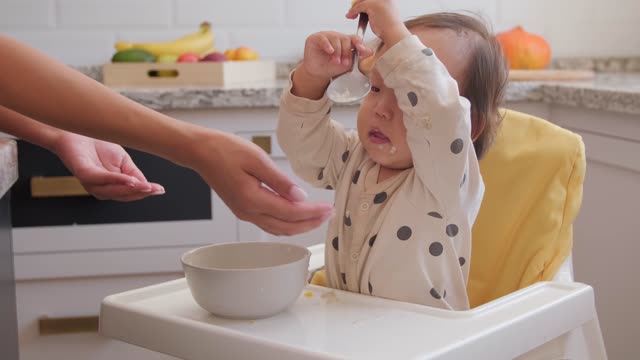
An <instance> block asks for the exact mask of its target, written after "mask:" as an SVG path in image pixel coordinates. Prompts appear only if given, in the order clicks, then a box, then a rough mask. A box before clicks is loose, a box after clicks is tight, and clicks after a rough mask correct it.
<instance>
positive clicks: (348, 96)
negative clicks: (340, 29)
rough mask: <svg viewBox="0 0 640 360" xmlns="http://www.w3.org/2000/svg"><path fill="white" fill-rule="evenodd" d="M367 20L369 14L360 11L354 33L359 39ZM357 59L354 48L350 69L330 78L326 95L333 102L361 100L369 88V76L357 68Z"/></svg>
mask: <svg viewBox="0 0 640 360" xmlns="http://www.w3.org/2000/svg"><path fill="white" fill-rule="evenodd" d="M368 22H369V15H367V14H366V13H360V17H359V19H358V31H357V32H356V35H358V37H359V38H360V39H361V40H362V39H364V31H365V29H366V28H367V23H368ZM359 59H360V57H359V56H358V50H355V49H354V51H353V64H352V68H351V71H349V72H346V73H344V74H342V75H340V76H338V77H336V78H335V79H332V80H331V83H330V84H329V87H328V88H327V96H329V99H330V100H331V101H333V102H334V103H338V104H353V103H355V102H358V101H360V100H362V98H364V97H365V96H367V94H368V93H369V91H370V90H371V83H370V82H369V78H368V77H366V76H365V75H364V74H362V72H360V69H359V68H358V63H359Z"/></svg>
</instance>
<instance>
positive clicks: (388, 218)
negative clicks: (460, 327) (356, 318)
mask: <svg viewBox="0 0 640 360" xmlns="http://www.w3.org/2000/svg"><path fill="white" fill-rule="evenodd" d="M376 69H377V70H378V72H379V73H380V75H381V76H382V79H384V82H385V84H386V85H387V86H388V87H389V88H391V89H394V92H395V95H396V98H397V99H398V105H399V106H400V108H401V109H402V111H403V114H404V116H403V121H404V124H405V126H406V128H407V143H408V145H409V149H410V150H411V154H412V157H413V162H414V166H413V168H410V169H407V170H405V171H403V172H401V173H399V174H397V175H395V176H393V177H391V178H389V179H386V180H385V181H383V182H380V183H377V178H378V172H379V171H380V166H379V165H378V164H376V163H375V162H374V161H373V160H371V159H370V158H369V157H368V156H367V153H366V152H365V151H364V148H363V147H362V144H361V143H360V141H359V139H358V135H357V133H356V132H355V131H346V130H345V129H344V128H343V127H342V125H341V124H339V123H337V122H335V121H333V120H331V119H330V116H329V115H330V109H331V102H330V101H329V100H328V98H327V97H326V96H325V97H323V98H322V99H320V100H309V99H304V98H299V97H296V96H294V95H292V94H291V91H290V90H291V89H289V90H288V91H285V92H284V93H283V95H282V99H281V104H280V105H281V106H280V121H279V123H278V140H279V142H280V146H281V147H282V149H283V150H284V151H285V153H286V154H287V156H288V158H289V160H290V162H291V165H292V167H293V169H294V171H295V172H296V174H298V175H299V176H301V177H302V178H303V179H305V180H306V181H308V182H310V183H312V184H313V185H314V186H317V187H320V188H332V189H335V207H336V211H337V216H336V217H334V218H333V220H332V221H331V222H330V224H329V229H328V234H327V238H326V244H327V246H326V247H325V268H326V271H327V283H328V285H329V286H331V287H333V288H337V289H342V290H348V291H352V292H358V293H362V294H368V295H374V296H380V297H384V298H390V299H395V300H400V301H406V302H411V303H417V304H423V305H428V306H434V307H439V308H445V309H454V310H464V309H468V308H469V301H468V299H467V293H466V283H467V279H468V275H469V264H470V255H471V226H472V225H473V222H474V221H475V218H476V216H477V213H478V210H479V208H480V203H481V201H482V195H483V193H484V185H483V183H482V178H481V176H480V171H479V167H478V161H477V158H476V155H475V152H474V148H473V146H472V142H471V139H470V134H471V120H470V110H469V102H468V101H467V100H466V99H465V98H463V97H460V96H459V95H458V94H459V93H458V88H457V84H456V82H455V80H453V78H451V76H450V75H449V73H448V72H447V71H446V69H445V67H444V65H442V63H441V62H440V61H439V60H438V58H437V57H436V54H434V53H433V51H432V50H431V49H428V48H425V46H424V45H423V44H422V43H421V42H420V40H419V39H418V38H417V37H415V36H411V37H407V38H406V39H404V40H402V41H401V42H399V43H398V44H396V45H394V46H393V47H392V48H390V49H389V50H388V51H387V52H386V53H385V54H384V55H383V56H382V57H381V58H380V59H379V60H378V62H377V63H376ZM416 74H419V76H416ZM301 123H304V126H301V125H300V124H301Z"/></svg>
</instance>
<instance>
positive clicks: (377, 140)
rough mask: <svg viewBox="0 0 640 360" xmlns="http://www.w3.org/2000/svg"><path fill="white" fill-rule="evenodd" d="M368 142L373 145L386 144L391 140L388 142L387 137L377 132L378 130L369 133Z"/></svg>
mask: <svg viewBox="0 0 640 360" xmlns="http://www.w3.org/2000/svg"><path fill="white" fill-rule="evenodd" d="M369 141H371V142H372V143H374V144H379V145H382V144H388V143H390V142H391V140H389V138H388V137H386V136H385V135H384V134H383V133H382V131H380V130H378V129H373V130H371V131H369Z"/></svg>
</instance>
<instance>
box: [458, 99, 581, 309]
mask: <svg viewBox="0 0 640 360" xmlns="http://www.w3.org/2000/svg"><path fill="white" fill-rule="evenodd" d="M585 167H586V160H585V153H584V144H583V142H582V138H581V137H580V136H579V135H577V134H575V133H572V132H571V131H568V130H565V129H563V128H561V127H559V126H556V125H554V124H551V123H550V122H548V121H545V120H543V119H540V118H537V117H534V116H531V115H527V114H523V113H519V112H516V111H512V110H506V112H505V116H504V120H503V122H502V126H501V128H500V130H499V132H498V136H497V138H496V142H495V144H494V145H493V147H492V148H491V149H490V150H489V152H488V153H487V154H486V156H485V157H484V158H483V159H482V161H481V162H480V172H481V173H482V177H483V180H484V183H485V187H486V191H485V195H484V199H483V202H482V206H481V208H480V213H479V214H478V218H477V219H476V222H475V224H474V226H473V246H472V250H471V269H470V274H469V283H468V284H467V291H468V294H469V302H470V305H471V307H475V306H478V305H482V304H484V303H486V302H489V301H491V300H494V299H497V298H499V297H501V296H503V295H506V294H509V293H511V292H514V291H516V290H518V289H521V288H524V287H527V286H529V285H531V284H533V283H535V282H538V281H544V280H551V279H552V278H553V276H554V275H555V273H556V272H557V270H558V268H559V267H560V265H562V263H563V261H564V260H565V259H566V258H567V256H568V255H569V253H570V252H571V247H572V245H573V233H572V232H573V221H574V219H575V218H576V216H577V214H578V210H579V209H580V205H581V203H582V184H583V181H584V174H585Z"/></svg>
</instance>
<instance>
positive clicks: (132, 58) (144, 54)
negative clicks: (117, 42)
mask: <svg viewBox="0 0 640 360" xmlns="http://www.w3.org/2000/svg"><path fill="white" fill-rule="evenodd" d="M111 61H112V62H155V61H156V57H155V56H154V55H153V54H152V53H150V52H148V51H146V50H142V49H127V50H121V51H118V52H117V53H115V54H113V57H112V58H111Z"/></svg>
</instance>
